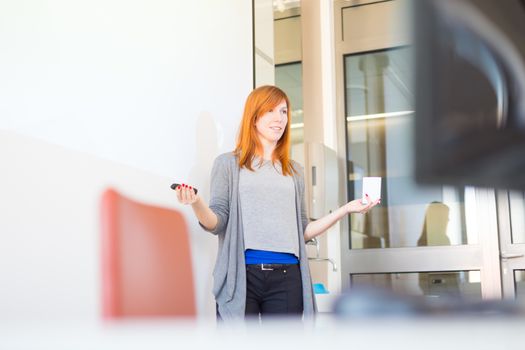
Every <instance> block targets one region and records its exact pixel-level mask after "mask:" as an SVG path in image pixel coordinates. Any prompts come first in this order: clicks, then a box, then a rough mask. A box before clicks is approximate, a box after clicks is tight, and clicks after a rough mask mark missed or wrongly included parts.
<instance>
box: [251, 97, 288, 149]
mask: <svg viewBox="0 0 525 350" xmlns="http://www.w3.org/2000/svg"><path fill="white" fill-rule="evenodd" d="M287 123H288V106H287V105H286V101H285V100H282V101H281V102H280V103H279V104H278V105H277V106H275V107H274V108H273V109H270V110H269V111H268V112H266V113H264V114H263V115H261V116H260V117H259V118H258V119H257V121H256V122H255V128H256V130H257V136H259V140H260V141H261V143H262V144H263V145H276V144H277V141H279V140H280V139H281V137H282V136H283V133H284V130H285V128H286V124H287Z"/></svg>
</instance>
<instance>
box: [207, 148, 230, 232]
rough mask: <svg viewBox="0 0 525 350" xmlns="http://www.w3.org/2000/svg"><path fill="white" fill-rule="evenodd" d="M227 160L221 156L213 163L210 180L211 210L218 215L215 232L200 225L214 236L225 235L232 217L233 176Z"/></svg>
mask: <svg viewBox="0 0 525 350" xmlns="http://www.w3.org/2000/svg"><path fill="white" fill-rule="evenodd" d="M230 172H231V171H230V169H229V167H228V163H227V159H226V158H225V157H223V156H219V157H217V158H216V159H215V161H214V163H213V168H212V171H211V180H210V209H211V210H212V211H213V212H214V213H215V215H217V226H215V228H214V229H213V230H209V229H207V228H206V227H204V226H203V225H202V224H201V223H200V222H199V225H201V227H202V228H203V229H204V230H205V231H208V232H210V233H213V234H214V235H217V234H221V233H224V232H225V231H226V226H227V225H228V218H229V215H230V183H231V174H230Z"/></svg>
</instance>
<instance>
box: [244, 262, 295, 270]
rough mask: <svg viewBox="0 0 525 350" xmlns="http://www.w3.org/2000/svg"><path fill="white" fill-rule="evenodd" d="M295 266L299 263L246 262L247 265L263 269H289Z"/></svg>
mask: <svg viewBox="0 0 525 350" xmlns="http://www.w3.org/2000/svg"><path fill="white" fill-rule="evenodd" d="M294 266H299V264H246V267H249V268H255V269H258V270H263V271H271V270H283V269H289V268H291V267H294Z"/></svg>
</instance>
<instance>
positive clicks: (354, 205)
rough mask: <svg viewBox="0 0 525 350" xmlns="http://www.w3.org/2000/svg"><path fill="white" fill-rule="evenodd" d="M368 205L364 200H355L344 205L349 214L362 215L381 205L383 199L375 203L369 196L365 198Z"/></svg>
mask: <svg viewBox="0 0 525 350" xmlns="http://www.w3.org/2000/svg"><path fill="white" fill-rule="evenodd" d="M365 199H366V201H367V203H368V204H363V202H362V199H354V200H353V201H351V202H348V203H346V204H345V205H344V207H345V209H346V211H347V212H348V214H351V213H361V214H364V213H366V212H368V211H369V210H370V209H372V208H373V207H375V206H376V205H378V204H379V203H381V198H380V199H377V200H375V201H372V200H370V197H368V195H367V196H366V197H365Z"/></svg>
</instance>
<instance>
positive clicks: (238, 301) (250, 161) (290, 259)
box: [176, 86, 379, 321]
mask: <svg viewBox="0 0 525 350" xmlns="http://www.w3.org/2000/svg"><path fill="white" fill-rule="evenodd" d="M290 121H291V117H290V102H289V100H288V97H287V96H286V94H285V93H284V92H283V91H282V90H280V89H279V88H277V87H275V86H262V87H259V88H257V89H255V90H253V91H252V93H251V94H250V95H249V96H248V98H247V100H246V105H245V108H244V113H243V117H242V121H241V126H240V131H239V136H238V141H237V146H236V148H235V150H234V151H233V152H231V153H226V154H222V155H220V156H219V157H217V159H216V160H215V162H214V165H213V169H212V174H211V186H210V188H211V197H210V198H211V199H210V205H209V207H208V206H207V205H206V203H204V201H203V200H202V198H200V197H199V196H198V195H196V194H195V193H194V192H193V190H192V187H191V186H188V185H184V184H183V185H181V186H179V187H178V188H177V190H176V193H177V198H178V200H179V202H181V203H183V204H191V206H192V208H193V211H194V212H195V215H196V216H197V219H198V220H199V223H200V224H201V226H202V227H203V228H204V229H205V230H207V231H209V232H211V233H214V234H216V235H218V236H219V250H218V254H217V261H216V265H215V269H214V272H213V276H214V286H213V294H214V295H215V300H216V302H217V311H218V314H219V316H220V317H221V318H222V319H223V320H226V321H228V320H236V319H242V318H245V317H247V316H258V315H261V316H262V317H265V316H266V315H276V314H278V315H297V316H300V315H303V314H304V317H305V318H308V317H312V316H313V315H314V313H315V302H314V295H313V290H312V283H311V278H310V271H309V268H308V257H307V255H306V248H305V242H306V241H308V240H310V239H312V238H314V237H316V236H318V235H320V234H321V233H323V232H325V231H326V230H327V229H328V228H329V227H330V226H332V225H333V224H334V223H336V222H337V221H338V220H340V219H341V218H343V217H344V216H345V215H347V214H349V213H356V212H360V213H365V212H367V211H368V210H369V209H370V208H372V207H373V206H375V205H376V204H377V203H378V202H379V200H378V201H375V202H372V201H370V200H368V203H369V204H368V205H363V204H362V203H361V200H360V199H359V200H353V201H351V202H349V203H347V204H345V205H344V206H342V207H341V208H339V209H337V210H335V211H334V212H332V213H330V214H329V215H327V216H325V217H323V218H321V219H319V220H316V221H313V222H310V223H308V220H307V217H306V212H305V205H304V176H303V169H302V167H301V166H300V165H299V164H298V163H295V162H294V161H292V160H291V159H290V158H289V154H290Z"/></svg>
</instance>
